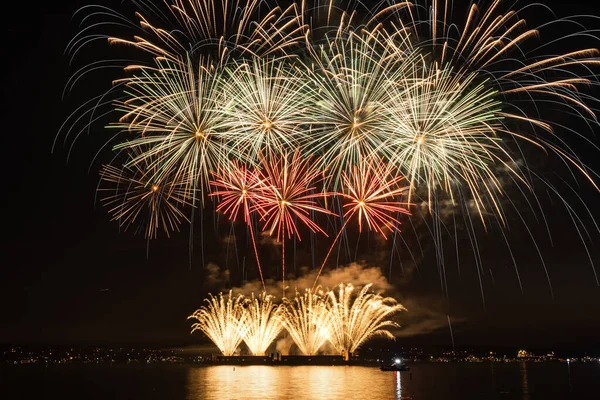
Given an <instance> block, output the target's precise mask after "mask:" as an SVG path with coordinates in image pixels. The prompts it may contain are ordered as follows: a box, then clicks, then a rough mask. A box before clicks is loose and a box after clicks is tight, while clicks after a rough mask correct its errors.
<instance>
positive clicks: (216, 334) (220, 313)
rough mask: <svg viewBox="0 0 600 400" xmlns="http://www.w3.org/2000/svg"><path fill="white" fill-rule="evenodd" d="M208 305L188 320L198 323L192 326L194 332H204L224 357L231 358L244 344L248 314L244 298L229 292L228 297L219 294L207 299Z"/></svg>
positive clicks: (195, 312)
mask: <svg viewBox="0 0 600 400" xmlns="http://www.w3.org/2000/svg"><path fill="white" fill-rule="evenodd" d="M205 301H206V302H207V303H208V304H207V305H206V306H202V307H200V308H199V309H198V310H196V311H194V313H193V314H192V315H190V316H189V317H188V319H195V320H197V321H198V322H195V323H194V324H192V332H191V333H194V332H195V331H197V330H200V331H202V332H203V333H204V334H205V335H206V336H208V338H209V339H210V340H212V342H213V343H214V344H215V345H216V346H217V347H218V348H219V350H220V351H221V353H223V355H224V356H231V355H233V353H234V352H235V351H236V349H237V348H238V346H239V345H240V343H241V342H242V336H243V333H244V328H243V327H244V326H245V325H244V324H245V322H246V317H247V316H246V312H245V309H244V296H242V295H238V296H235V297H234V296H233V294H232V292H231V291H229V294H228V295H227V296H223V293H219V295H218V296H213V295H210V298H209V299H205Z"/></svg>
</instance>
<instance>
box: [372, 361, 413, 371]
mask: <svg viewBox="0 0 600 400" xmlns="http://www.w3.org/2000/svg"><path fill="white" fill-rule="evenodd" d="M379 369H380V370H382V371H410V367H409V366H408V365H406V364H402V361H400V360H395V361H394V363H393V364H387V365H386V364H384V365H382V366H381V367H380V368H379Z"/></svg>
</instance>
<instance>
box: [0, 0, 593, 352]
mask: <svg viewBox="0 0 600 400" xmlns="http://www.w3.org/2000/svg"><path fill="white" fill-rule="evenodd" d="M86 3H87V2H86V1H84V0H71V1H61V2H43V4H42V5H41V6H37V5H36V6H34V5H33V4H32V3H30V2H17V3H16V4H14V5H13V7H14V8H13V11H11V12H10V13H5V14H4V21H3V23H2V29H3V31H4V32H3V38H4V40H3V46H2V47H3V49H2V50H3V51H2V53H3V56H2V59H3V62H2V71H3V73H2V92H3V96H2V117H3V118H2V120H3V124H2V133H3V139H4V140H3V144H4V147H3V149H4V157H3V163H4V168H3V169H2V171H3V172H4V173H3V196H2V198H3V208H2V209H3V214H4V218H3V224H2V225H3V228H4V229H3V231H4V235H3V236H4V237H5V239H3V246H2V262H1V265H2V266H1V267H0V268H2V275H1V279H0V282H1V283H0V304H1V305H0V307H1V310H2V311H1V314H0V315H2V323H1V325H0V327H1V328H0V342H5V343H71V342H76V343H109V342H112V343H122V342H128V343H141V342H144V343H148V342H149V343H157V344H164V345H175V344H184V343H195V342H199V341H201V340H202V339H201V338H200V337H199V336H191V335H189V323H188V321H186V319H185V317H186V316H187V315H189V314H190V313H191V312H192V311H193V310H194V309H195V308H197V307H198V306H199V305H200V304H201V302H202V299H203V298H204V296H205V294H206V292H207V290H212V291H216V290H220V289H222V288H219V287H210V285H208V284H207V283H206V279H205V275H206V274H205V272H204V269H203V268H202V266H201V257H200V255H199V251H200V250H199V249H200V246H199V243H200V242H199V236H198V232H197V231H198V230H196V234H195V236H194V246H195V256H194V258H193V262H192V265H191V266H190V262H189V255H188V248H189V247H188V241H189V231H188V230H187V228H186V227H184V228H183V231H182V232H181V233H180V234H176V235H175V236H174V237H173V238H171V239H160V240H157V241H154V242H153V243H152V244H151V246H150V253H149V256H148V257H146V250H147V247H146V241H145V240H144V238H143V236H139V235H137V236H136V235H134V234H133V233H131V232H126V233H123V232H119V229H118V226H117V224H116V223H114V222H110V218H109V216H108V215H107V212H106V210H105V209H103V208H102V207H101V206H98V205H96V201H95V189H96V184H97V180H98V179H97V170H98V167H99V165H100V164H101V163H102V162H106V161H108V159H109V157H110V154H109V153H102V154H101V156H100V159H99V160H98V161H96V162H94V163H92V159H93V157H94V155H95V153H96V151H97V150H98V148H99V146H101V145H102V144H103V143H104V138H103V131H102V130H99V131H97V132H93V133H92V135H91V136H89V137H87V136H84V137H82V138H81V139H80V140H79V141H77V142H76V144H75V147H74V150H73V152H72V155H71V158H70V159H69V161H68V162H67V152H68V146H59V147H58V149H57V151H56V152H55V153H54V154H51V145H52V141H53V140H54V138H55V136H56V133H57V131H58V129H59V127H60V125H61V124H62V123H63V121H64V119H65V118H66V117H67V116H68V114H69V113H70V112H72V111H73V110H74V109H75V107H76V106H77V104H78V102H80V101H81V100H82V99H83V98H85V93H84V92H85V91H90V92H94V93H97V92H98V91H99V90H102V89H106V88H107V85H106V83H104V82H102V81H101V80H94V79H88V80H85V81H84V82H83V83H82V84H81V85H79V87H78V88H77V90H76V91H75V94H73V95H70V96H67V98H66V99H65V100H62V99H61V95H62V90H63V88H64V85H65V83H66V82H67V80H68V78H69V77H70V75H71V74H72V73H73V72H74V67H73V66H69V65H68V60H67V58H66V57H65V56H64V54H63V52H64V49H65V47H66V45H67V43H68V42H69V40H70V39H71V38H72V37H73V35H74V34H75V33H76V32H77V29H78V28H77V25H76V23H75V22H74V21H71V15H72V14H73V12H74V11H75V10H76V9H77V8H79V7H81V6H82V5H85V4H86ZM98 3H101V4H109V5H111V6H115V5H117V6H118V3H119V2H118V1H112V2H107V1H104V2H101V1H99V2H98ZM545 3H547V4H550V3H552V4H551V5H552V8H553V9H555V10H556V11H557V12H558V13H559V14H560V13H563V12H568V13H570V14H595V15H600V10H595V9H593V8H592V7H590V6H585V5H584V4H577V3H578V1H575V2H573V1H571V2H569V3H568V5H565V4H564V2H563V1H557V0H553V1H552V2H545ZM554 3H556V4H554ZM598 27H600V23H597V24H596V28H598ZM97 48H98V52H99V54H102V52H106V46H104V44H102V45H99V46H97ZM94 49H95V48H94ZM82 94H83V95H82ZM598 133H600V132H596V134H598ZM596 143H597V141H596ZM69 144H70V142H69ZM580 150H581V154H582V158H583V159H584V160H585V161H586V162H587V163H588V164H589V165H590V166H591V167H593V168H595V170H596V171H600V162H599V161H598V160H599V159H600V157H599V156H600V153H599V152H597V151H592V150H590V149H589V147H584V146H581V148H580ZM540 157H543V155H541V154H540ZM553 162H556V160H554V161H548V162H547V163H545V168H547V170H548V171H550V172H552V171H553V169H555V168H559V167H557V166H555V165H554V164H553ZM90 165H91V168H90ZM88 169H89V170H90V172H88ZM578 191H579V193H580V195H581V196H584V197H585V198H586V199H587V204H588V205H589V206H590V208H591V209H592V212H593V214H594V215H595V216H596V218H598V217H600V215H598V211H597V204H600V203H599V201H600V194H599V193H595V192H594V191H593V190H591V189H590V185H589V184H586V183H585V182H583V181H581V189H578ZM544 207H545V209H546V210H547V215H546V216H547V217H548V219H549V221H550V227H551V232H552V235H553V243H554V246H552V245H551V243H550V241H549V240H548V238H547V235H545V234H544V227H543V226H542V225H541V224H538V225H536V224H533V225H532V229H533V231H534V232H533V233H534V236H535V237H536V238H540V239H539V242H538V243H539V246H540V248H541V250H542V252H543V254H544V257H545V260H546V266H547V268H548V271H549V274H550V276H551V281H552V284H553V287H554V295H555V297H554V299H553V298H552V297H551V295H550V292H549V290H548V284H547V283H546V278H545V274H544V270H543V267H542V264H541V262H540V260H539V258H538V257H537V255H536V253H535V249H534V248H533V246H532V243H531V240H529V239H528V236H527V233H526V232H525V231H524V230H523V229H522V228H519V227H516V228H515V229H514V230H511V232H510V235H511V236H510V237H511V249H512V250H513V252H514V255H515V258H516V259H517V263H518V265H519V272H520V273H521V279H522V282H523V287H524V294H521V293H520V291H519V287H518V282H517V279H516V277H515V273H514V269H513V267H512V264H511V262H510V258H509V255H508V253H507V251H506V250H505V249H506V248H505V246H503V245H502V243H501V242H500V240H501V237H500V236H499V235H497V234H495V233H494V232H491V233H490V234H487V235H485V234H483V233H482V234H481V243H480V245H481V248H482V255H483V258H484V266H485V267H484V269H485V270H492V271H493V279H492V276H490V274H489V273H487V272H486V275H485V276H484V278H483V279H484V283H483V286H484V289H485V291H484V292H485V296H486V307H485V308H484V306H483V304H482V299H481V295H480V293H479V290H480V289H479V284H478V277H477V274H476V270H475V267H474V266H473V265H472V264H473V262H472V261H473V260H472V257H470V256H469V253H468V251H466V250H465V249H464V248H465V247H467V245H468V242H467V241H466V240H464V239H463V241H461V242H460V247H461V273H460V274H458V272H457V266H456V262H454V261H452V260H453V259H454V255H452V253H449V254H450V256H449V258H450V260H449V261H448V264H447V268H448V271H449V272H448V280H449V282H448V284H449V292H450V300H449V302H445V301H442V299H441V296H440V290H439V279H438V275H437V270H436V265H435V259H434V256H433V254H432V253H427V252H426V253H427V254H426V257H425V258H424V259H423V260H421V262H420V264H419V272H418V273H417V272H414V273H413V274H412V275H411V278H410V279H406V278H401V277H398V276H400V275H401V273H400V270H399V266H398V265H396V266H395V268H394V270H393V274H394V279H393V281H394V282H395V284H396V285H397V287H398V291H399V292H400V293H401V298H402V301H410V300H411V299H414V301H416V302H419V303H420V304H422V305H423V308H426V309H429V310H433V314H435V317H436V318H439V317H440V316H443V317H444V318H445V316H446V314H447V313H450V316H451V318H453V319H454V320H455V321H456V323H455V324H454V325H453V328H454V336H455V340H456V344H457V345H508V346H513V345H514V346H529V347H534V346H540V347H580V348H582V347H588V346H594V347H596V348H598V347H599V346H600V339H598V338H600V288H599V287H598V286H597V285H596V282H595V280H594V275H593V272H592V269H591V266H590V263H589V261H588V259H587V255H586V254H585V251H584V248H583V246H582V245H581V242H580V241H579V239H578V238H577V232H576V231H575V230H574V228H573V226H572V223H571V222H570V220H569V217H568V215H566V214H565V212H564V208H561V207H558V206H556V207H553V206H552V205H551V204H549V203H548V204H544ZM581 215H584V214H581ZM586 226H588V227H592V226H593V225H592V224H591V223H588V224H586ZM206 232H207V233H206V235H207V237H205V238H204V239H205V244H206V248H207V250H206V251H207V253H206V254H205V260H206V262H214V263H217V264H219V265H221V266H223V262H224V261H223V257H222V255H221V254H220V253H219V250H218V249H219V247H218V246H216V243H218V241H217V239H215V238H211V232H212V231H211V230H210V229H208V230H207V231H206ZM599 239H600V234H598V233H597V232H596V233H594V232H593V231H592V241H591V242H592V246H591V250H590V251H591V258H592V260H593V262H594V263H595V265H596V267H597V268H600V249H598V248H597V247H594V246H593V243H597V242H598V240H599ZM249 254H251V253H249ZM401 322H402V321H401ZM407 327H408V326H407ZM402 340H404V341H405V342H406V343H410V344H432V343H435V344H442V345H444V344H447V345H450V343H451V342H450V335H449V333H448V327H447V326H446V325H442V326H441V327H440V329H439V330H438V331H436V332H434V333H431V334H424V335H418V336H415V337H410V338H403V339H402Z"/></svg>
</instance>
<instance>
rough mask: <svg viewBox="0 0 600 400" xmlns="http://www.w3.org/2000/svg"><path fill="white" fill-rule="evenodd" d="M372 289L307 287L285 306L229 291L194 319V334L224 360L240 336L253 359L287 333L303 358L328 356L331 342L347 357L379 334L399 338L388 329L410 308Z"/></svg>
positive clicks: (197, 313)
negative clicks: (199, 334) (209, 342)
mask: <svg viewBox="0 0 600 400" xmlns="http://www.w3.org/2000/svg"><path fill="white" fill-rule="evenodd" d="M370 288H371V285H370V284H369V285H365V286H364V287H363V288H362V289H361V290H360V291H359V292H358V293H355V292H354V286H352V285H342V284H340V286H339V288H338V289H337V290H331V291H326V292H325V291H323V290H321V289H320V288H317V289H316V290H314V291H312V290H309V289H306V290H305V291H304V292H303V293H300V292H296V296H295V297H294V299H293V300H291V299H287V298H284V299H283V303H282V304H281V305H276V304H274V303H273V297H272V296H270V295H267V294H266V293H264V292H263V293H262V294H261V295H260V296H258V297H254V293H252V295H251V297H249V298H244V297H243V296H241V295H240V296H238V297H235V298H233V297H232V293H231V292H229V295H228V296H227V297H225V296H223V294H220V295H219V296H218V297H213V296H211V298H210V300H207V302H208V303H209V305H208V306H204V307H201V308H200V309H199V310H197V311H196V312H194V313H193V314H192V315H190V316H189V318H194V319H196V320H198V322H197V323H195V324H194V325H193V326H192V332H194V331H196V330H200V331H202V332H204V334H206V336H208V337H209V338H210V339H211V340H212V341H213V342H214V343H215V345H216V346H217V347H218V348H219V350H221V352H222V353H223V355H225V356H230V355H232V354H233V352H235V350H236V349H237V346H238V345H239V344H240V343H241V338H243V340H244V342H245V343H246V345H247V347H248V350H249V351H250V352H251V353H252V354H253V355H257V356H262V355H265V352H266V350H267V348H268V347H269V346H270V345H271V344H272V343H273V342H274V340H275V339H276V338H277V337H278V335H279V333H280V332H281V331H282V329H285V331H286V332H287V334H289V336H290V338H291V339H292V340H293V342H294V344H295V345H296V347H297V350H298V352H299V353H301V354H303V355H307V356H311V355H316V354H319V353H322V352H325V351H326V350H325V349H324V347H325V344H326V343H327V342H329V343H331V345H332V346H333V348H334V349H335V350H334V352H335V353H337V354H342V355H344V356H345V357H346V359H347V358H348V357H349V356H350V354H352V353H354V352H355V351H356V350H357V349H358V348H359V347H360V346H361V345H362V344H363V343H365V342H366V341H367V340H369V339H370V338H372V337H374V336H384V337H388V338H390V339H394V336H393V335H392V333H391V332H390V331H389V330H388V329H389V328H394V327H398V326H399V325H398V324H397V323H396V322H394V320H393V317H394V314H396V313H398V312H400V311H403V310H405V308H404V307H403V306H402V305H400V304H398V303H397V302H396V300H394V299H392V298H389V297H382V296H381V295H380V294H378V293H373V292H369V289H370Z"/></svg>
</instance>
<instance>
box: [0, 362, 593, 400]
mask: <svg viewBox="0 0 600 400" xmlns="http://www.w3.org/2000/svg"><path fill="white" fill-rule="evenodd" d="M0 397H1V398H3V399H7V400H9V399H40V400H41V399H61V400H71V399H81V400H88V399H90V400H91V399H145V400H149V399H161V400H209V399H215V400H216V399H219V400H222V399H289V400H302V399H359V400H360V399H365V400H367V399H413V400H425V399H436V400H440V399H448V400H459V399H460V400H463V399H485V400H489V399H523V400H531V399H544V400H554V399H556V400H558V399H560V400H564V399H574V400H575V399H577V400H587V399H594V400H597V399H600V363H571V364H567V363H510V364H501V363H477V364H438V363H417V364H412V368H411V371H410V372H402V373H399V372H384V371H380V370H379V369H378V368H376V367H358V366H351V367H346V366H335V367H334V366H331V367H322V366H277V367H269V366H236V367H233V366H191V365H162V364H158V365H135V364H134V365H131V364H130V365H102V364H100V365H90V364H83V365H74V364H71V365H49V366H43V365H2V366H0Z"/></svg>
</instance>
